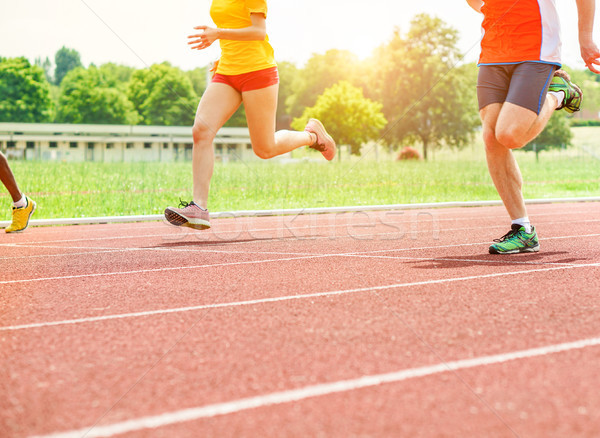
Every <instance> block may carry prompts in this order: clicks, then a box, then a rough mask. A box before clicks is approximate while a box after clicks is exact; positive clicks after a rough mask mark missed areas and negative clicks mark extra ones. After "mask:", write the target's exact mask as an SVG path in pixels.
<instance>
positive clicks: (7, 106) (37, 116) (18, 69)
mask: <svg viewBox="0 0 600 438" xmlns="http://www.w3.org/2000/svg"><path fill="white" fill-rule="evenodd" d="M0 96H1V98H0V122H21V123H42V122H49V121H50V120H51V118H52V111H53V104H52V99H51V98H50V85H49V84H48V81H47V80H46V77H45V75H44V70H42V68H41V67H38V66H37V65H31V64H30V63H29V61H28V60H27V59H25V58H8V59H4V60H2V61H1V62H0Z"/></svg>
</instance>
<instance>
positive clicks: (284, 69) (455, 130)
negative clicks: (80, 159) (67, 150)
mask: <svg viewBox="0 0 600 438" xmlns="http://www.w3.org/2000/svg"><path fill="white" fill-rule="evenodd" d="M457 43H458V31H457V30H456V29H453V28H452V27H450V26H448V25H447V24H446V23H445V22H444V21H442V20H441V19H439V18H435V17H431V16H429V15H426V14H421V15H418V16H416V17H415V18H414V19H413V20H412V22H411V26H410V29H409V31H408V32H407V33H406V34H405V35H403V34H402V33H401V32H400V31H398V30H396V31H395V32H394V33H393V34H392V36H391V38H390V40H389V41H387V42H386V43H384V44H382V45H381V46H380V47H378V48H377V49H376V50H375V51H374V53H373V55H372V56H371V57H370V58H368V59H366V60H359V59H358V58H357V57H356V56H355V55H353V54H352V53H351V52H348V51H344V50H329V51H327V52H326V53H324V54H315V55H313V56H312V57H311V58H310V59H309V60H308V62H307V63H306V65H305V66H304V67H303V68H298V67H297V66H296V65H294V64H292V63H289V62H285V61H284V62H280V63H279V74H280V81H281V83H280V89H279V107H278V114H277V121H278V127H279V128H294V129H303V126H304V123H305V122H306V120H307V119H308V118H310V117H317V118H319V119H321V120H322V121H323V122H324V123H325V124H326V125H327V127H328V129H329V130H330V131H331V133H332V134H333V135H334V136H335V137H336V138H337V139H338V143H340V144H346V145H349V146H350V147H351V150H352V153H354V154H360V153H361V147H363V146H364V145H365V144H367V143H368V142H370V141H379V142H380V143H381V144H383V145H385V146H387V147H389V148H390V150H393V149H396V148H398V147H399V146H401V145H407V144H420V145H421V146H422V149H423V154H424V156H425V158H427V155H428V152H429V151H430V150H431V149H433V148H437V147H440V146H442V145H445V146H450V147H462V146H464V145H466V144H468V143H469V142H470V141H471V140H472V138H473V134H474V132H475V130H476V129H477V128H478V127H479V126H480V122H479V117H478V110H477V102H476V93H475V90H476V88H475V83H476V78H477V67H476V66H475V65H474V64H464V63H463V62H462V60H461V54H460V52H459V50H458V47H457ZM53 67H54V69H53ZM571 73H572V76H573V78H574V80H575V81H576V82H578V83H581V84H582V85H583V87H584V89H585V90H586V98H585V99H584V108H588V109H591V110H594V109H595V110H596V111H597V110H598V109H599V108H600V82H599V81H600V79H599V77H598V76H595V75H593V74H591V73H589V74H588V73H586V72H584V71H578V72H571ZM206 81H207V71H206V68H205V67H201V68H196V69H194V70H190V71H182V70H181V69H179V68H177V67H174V66H172V65H170V64H169V63H162V64H155V65H152V66H150V67H149V68H146V69H134V68H132V67H127V66H122V65H116V64H112V63H108V64H104V65H101V66H95V65H93V64H92V65H90V66H89V67H88V68H85V67H84V66H83V65H82V63H81V60H80V55H79V53H78V52H77V51H75V50H72V49H68V48H66V47H63V48H61V49H60V50H58V52H57V53H56V56H55V59H54V66H53V64H52V62H51V61H50V60H49V59H48V58H46V59H44V60H42V59H37V60H36V61H35V63H34V64H31V63H30V62H29V61H28V60H27V59H25V58H8V59H4V58H0V96H2V99H1V100H0V122H54V123H91V124H145V125H191V124H192V123H193V120H194V115H195V110H196V106H197V104H198V100H199V98H200V96H201V95H202V93H203V92H204V90H205V89H206ZM561 116H562V114H561V115H560V116H559V115H558V114H557V116H556V117H553V118H552V122H551V124H550V125H549V129H553V130H554V132H559V131H560V129H559V130H557V128H556V126H553V125H555V124H556V123H558V124H559V125H561V126H563V127H566V128H564V129H566V130H567V131H568V123H567V122H566V120H565V118H564V117H561ZM555 120H556V122H555ZM245 123H246V121H245V116H244V112H243V107H242V108H240V110H239V111H238V112H237V113H236V114H235V115H234V117H232V119H231V120H230V121H229V122H228V125H229V126H245ZM564 129H563V131H564ZM569 134H570V132H569ZM551 141H554V140H551ZM563 143H564V142H563ZM567 143H568V139H567ZM536 150H537V149H536Z"/></svg>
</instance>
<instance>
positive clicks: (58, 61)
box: [54, 46, 82, 85]
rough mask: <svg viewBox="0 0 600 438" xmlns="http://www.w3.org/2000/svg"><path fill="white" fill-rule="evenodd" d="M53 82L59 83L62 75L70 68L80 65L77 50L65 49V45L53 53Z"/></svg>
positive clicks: (62, 77)
mask: <svg viewBox="0 0 600 438" xmlns="http://www.w3.org/2000/svg"><path fill="white" fill-rule="evenodd" d="M54 64H55V65H56V69H55V70H54V83H55V84H56V85H60V84H61V83H62V81H63V79H64V77H65V76H66V75H67V73H69V72H70V71H71V70H73V69H76V68H77V67H81V66H82V64H81V58H80V56H79V52H78V51H77V50H75V49H67V48H66V47H65V46H63V47H62V48H60V49H59V50H58V51H57V52H56V55H54Z"/></svg>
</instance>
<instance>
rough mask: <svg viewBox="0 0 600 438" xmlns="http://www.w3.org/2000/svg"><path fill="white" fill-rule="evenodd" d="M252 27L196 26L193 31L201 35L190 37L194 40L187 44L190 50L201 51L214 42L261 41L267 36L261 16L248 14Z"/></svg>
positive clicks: (263, 17)
mask: <svg viewBox="0 0 600 438" xmlns="http://www.w3.org/2000/svg"><path fill="white" fill-rule="evenodd" d="M250 20H252V25H251V26H248V27H244V28H242V29H216V28H214V27H209V26H196V27H195V28H194V29H198V30H202V31H204V32H203V33H199V34H196V35H190V36H189V37H188V38H194V39H193V40H191V41H190V42H188V44H190V45H192V49H197V50H202V49H206V48H207V47H209V46H210V45H211V44H212V43H214V42H215V41H216V40H219V39H221V40H234V41H263V40H264V39H265V37H266V36H267V19H266V18H265V16H264V15H263V14H250Z"/></svg>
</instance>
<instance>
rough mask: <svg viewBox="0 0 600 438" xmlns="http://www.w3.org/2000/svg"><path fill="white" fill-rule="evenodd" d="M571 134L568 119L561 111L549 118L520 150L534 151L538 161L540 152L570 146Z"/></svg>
mask: <svg viewBox="0 0 600 438" xmlns="http://www.w3.org/2000/svg"><path fill="white" fill-rule="evenodd" d="M572 139H573V133H572V132H571V125H570V123H569V119H568V118H567V117H566V116H565V114H564V112H563V111H556V112H555V113H554V114H552V117H550V120H549V121H548V124H547V125H546V127H545V128H544V130H543V131H542V132H541V134H540V135H538V136H537V137H536V138H535V139H533V140H532V141H531V142H529V143H528V144H527V145H526V146H525V147H524V148H523V149H522V150H524V151H534V152H535V157H536V159H538V160H539V158H540V152H541V151H545V150H548V149H560V148H562V147H568V146H570V145H571V140H572Z"/></svg>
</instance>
